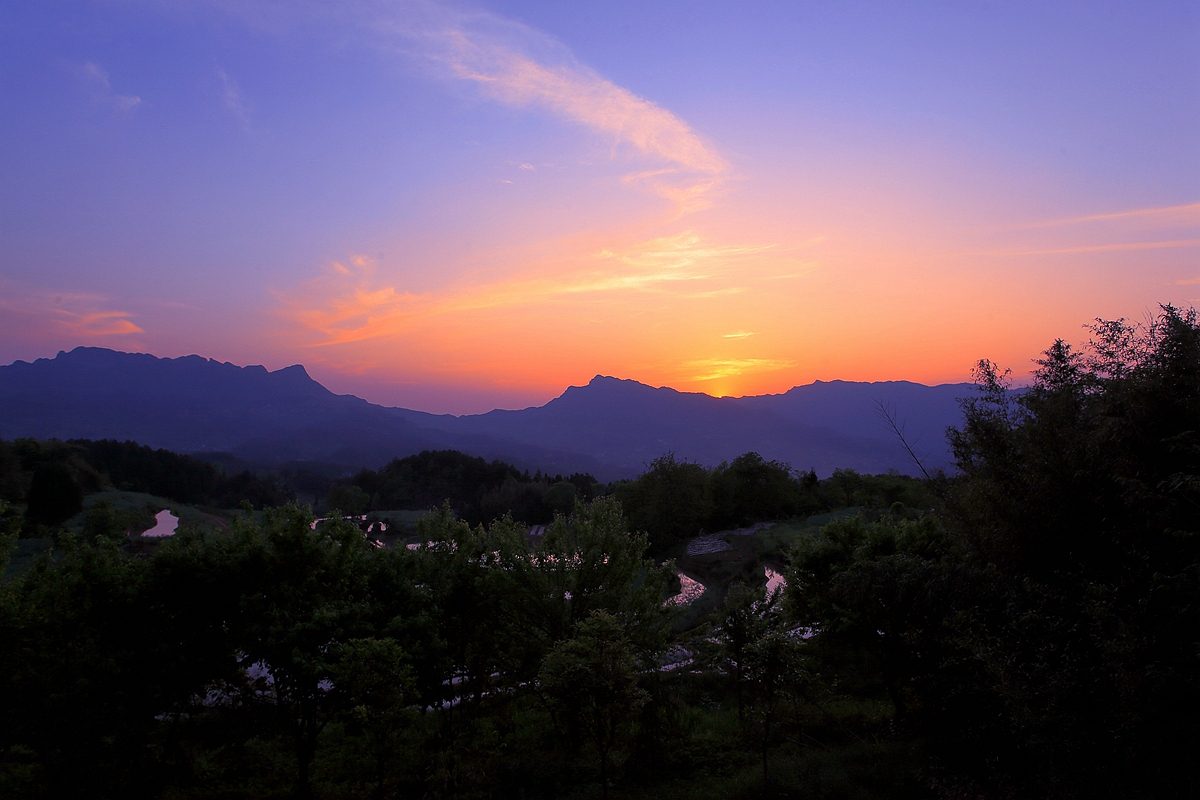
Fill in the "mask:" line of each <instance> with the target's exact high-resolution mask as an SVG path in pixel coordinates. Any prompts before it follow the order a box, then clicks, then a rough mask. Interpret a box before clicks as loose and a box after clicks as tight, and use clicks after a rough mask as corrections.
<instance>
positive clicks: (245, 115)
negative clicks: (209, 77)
mask: <svg viewBox="0 0 1200 800" xmlns="http://www.w3.org/2000/svg"><path fill="white" fill-rule="evenodd" d="M217 79H218V80H220V81H221V102H222V103H223V104H224V105H225V108H226V109H228V110H229V112H230V113H231V114H233V115H234V116H235V117H237V119H238V121H239V122H241V123H242V127H244V128H248V127H249V126H250V104H249V103H248V102H247V101H246V98H245V97H244V96H243V95H242V90H241V87H239V86H238V82H237V81H236V80H235V79H234V78H233V76H231V75H230V74H229V73H228V72H226V71H225V70H223V69H220V68H218V69H217Z"/></svg>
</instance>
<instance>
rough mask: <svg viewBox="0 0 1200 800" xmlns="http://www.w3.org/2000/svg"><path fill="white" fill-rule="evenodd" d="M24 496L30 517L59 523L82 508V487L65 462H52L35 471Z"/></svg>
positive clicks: (49, 523) (50, 522)
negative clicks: (27, 491)
mask: <svg viewBox="0 0 1200 800" xmlns="http://www.w3.org/2000/svg"><path fill="white" fill-rule="evenodd" d="M25 499H26V502H27V503H28V509H27V511H26V516H27V517H28V518H29V519H30V520H34V521H37V522H44V523H46V524H47V525H58V524H60V523H62V522H65V521H66V520H68V519H70V518H71V517H73V516H75V515H76V514H78V513H79V512H80V511H82V510H83V487H81V486H80V485H79V483H78V482H76V480H75V476H74V475H72V474H71V470H70V469H69V468H68V467H67V466H66V465H65V464H61V463H50V464H46V465H44V466H41V467H39V468H38V469H37V471H36V472H34V473H33V479H32V481H31V482H30V484H29V493H28V494H27V495H26V498H25Z"/></svg>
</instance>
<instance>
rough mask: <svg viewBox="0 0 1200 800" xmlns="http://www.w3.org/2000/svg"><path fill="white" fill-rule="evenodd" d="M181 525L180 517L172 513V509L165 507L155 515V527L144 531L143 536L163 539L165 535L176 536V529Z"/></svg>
mask: <svg viewBox="0 0 1200 800" xmlns="http://www.w3.org/2000/svg"><path fill="white" fill-rule="evenodd" d="M178 527H179V517H177V516H175V515H174V514H172V513H171V511H170V509H167V508H164V509H163V510H162V511H160V512H158V513H157V514H155V515H154V527H153V528H151V529H150V530H148V531H145V532H144V533H142V536H146V537H149V538H151V539H161V538H162V537H164V536H174V535H175V529H176V528H178Z"/></svg>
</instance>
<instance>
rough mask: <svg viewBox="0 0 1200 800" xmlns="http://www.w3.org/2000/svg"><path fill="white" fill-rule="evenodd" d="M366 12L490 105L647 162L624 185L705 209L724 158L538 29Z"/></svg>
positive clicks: (404, 11)
mask: <svg viewBox="0 0 1200 800" xmlns="http://www.w3.org/2000/svg"><path fill="white" fill-rule="evenodd" d="M373 8H376V9H378V8H379V7H377V6H376V7H373ZM368 13H370V12H368ZM374 13H375V14H376V16H375V18H374V19H372V20H371V27H372V28H373V29H374V30H375V31H376V32H377V33H378V34H383V35H385V36H390V37H392V41H388V40H387V39H386V38H385V39H384V40H383V42H384V45H385V46H392V47H395V48H396V49H398V50H401V51H403V52H405V53H407V54H409V55H413V56H416V57H417V58H419V59H423V60H426V61H427V62H430V63H433V64H437V65H440V66H441V67H442V68H443V70H444V72H445V74H446V75H448V76H450V77H452V78H454V79H457V80H462V81H468V82H470V83H472V84H474V85H475V86H477V87H478V88H479V89H480V91H481V92H482V93H483V94H484V95H485V96H487V97H489V98H490V99H492V100H494V101H496V102H499V103H503V104H505V105H509V106H515V107H540V108H543V109H545V110H547V111H549V112H551V113H553V114H555V115H557V116H559V117H561V118H564V119H567V120H569V121H572V122H575V123H578V124H580V125H583V126H585V127H587V128H589V129H591V130H593V131H595V132H597V133H600V134H603V135H605V136H606V137H608V138H609V140H610V141H611V143H612V148H613V154H614V155H616V154H617V152H618V151H619V150H620V149H621V148H622V147H628V148H630V149H631V150H632V151H633V152H634V153H635V154H636V155H638V156H640V157H643V158H648V159H652V160H654V161H657V162H658V165H657V166H655V167H654V168H652V169H639V170H637V171H634V172H632V173H630V174H628V175H626V176H625V179H624V180H625V182H626V183H628V184H631V185H646V186H648V187H650V188H651V189H652V190H653V191H655V192H656V193H658V194H659V195H661V196H663V197H665V198H667V199H668V200H670V201H671V202H672V203H674V204H675V206H676V208H677V209H678V212H679V213H686V212H688V211H693V210H696V209H699V208H704V207H706V206H708V205H709V204H710V203H711V200H710V199H709V197H708V195H709V194H710V193H711V192H712V190H713V189H715V188H716V187H717V186H719V185H720V183H721V182H722V180H723V178H724V175H725V173H726V172H727V171H728V168H729V166H728V164H727V162H726V161H725V159H724V158H722V157H721V156H720V154H719V153H717V152H716V150H715V149H714V148H713V147H712V146H711V145H709V144H708V143H706V142H705V141H704V140H703V139H702V138H701V137H700V136H699V135H698V134H697V133H696V132H695V131H694V130H692V128H691V127H690V126H689V125H688V124H687V123H686V122H684V121H683V120H682V119H680V118H679V117H678V116H676V115H675V114H673V113H672V112H671V111H669V110H667V109H665V108H663V107H662V106H660V105H658V104H657V103H654V102H653V101H651V100H648V99H646V98H644V97H641V96H639V95H638V94H636V93H634V92H633V91H631V90H629V89H627V88H625V87H622V86H618V85H617V84H615V83H613V82H612V81H611V80H609V79H607V78H605V77H603V76H602V75H600V74H599V73H597V72H596V71H595V70H593V69H592V68H590V67H588V66H585V65H583V64H580V63H579V62H578V61H577V60H576V59H575V58H574V57H573V56H572V55H571V53H570V51H569V50H568V49H567V48H566V47H564V46H563V45H562V44H561V43H559V42H558V41H556V40H554V39H553V38H551V37H549V36H547V35H545V34H543V33H541V32H539V31H536V30H534V29H532V28H529V27H527V26H525V25H522V24H520V23H518V22H514V21H512V20H508V19H504V18H502V17H499V16H497V15H494V14H489V13H486V12H475V13H466V12H462V11H457V10H453V9H449V8H446V7H444V6H440V5H437V4H434V3H429V2H414V3H406V4H403V5H402V6H397V7H392V8H390V9H389V10H387V11H376V12H374ZM523 168H524V166H523Z"/></svg>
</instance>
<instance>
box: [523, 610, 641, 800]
mask: <svg viewBox="0 0 1200 800" xmlns="http://www.w3.org/2000/svg"><path fill="white" fill-rule="evenodd" d="M639 666H640V665H639V663H638V658H637V653H636V650H635V649H634V647H633V645H632V643H631V642H630V641H629V640H628V639H627V638H626V636H625V634H624V631H623V630H622V626H621V624H620V623H619V622H618V621H617V619H616V618H615V617H613V616H612V615H611V614H609V613H608V612H606V611H603V610H597V611H594V612H592V614H591V615H590V616H589V617H588V618H587V619H585V620H583V621H582V622H580V623H579V625H578V626H577V628H576V631H575V633H574V635H573V636H571V638H569V639H565V640H563V641H561V642H559V643H558V644H557V645H555V646H554V648H553V649H551V650H550V652H549V653H547V655H546V658H545V660H544V661H543V662H542V669H541V672H540V674H539V676H538V682H539V683H540V684H541V687H542V691H544V692H545V693H546V695H547V696H548V697H549V698H550V699H551V701H552V702H553V703H554V704H555V706H556V707H557V708H558V710H559V714H560V716H561V718H562V719H563V720H564V722H565V723H566V724H567V725H568V726H569V727H570V728H572V729H575V730H578V731H580V732H581V733H582V734H583V736H584V737H585V738H587V739H588V740H590V741H591V742H592V744H594V745H595V747H596V752H597V755H598V757H599V768H600V770H599V771H600V785H601V787H602V791H603V796H604V797H605V798H607V797H608V780H609V770H610V768H611V764H610V757H611V754H612V752H613V749H614V748H616V747H618V746H619V745H620V744H621V742H622V740H623V739H624V738H625V737H626V736H627V735H628V729H629V726H630V724H631V723H632V722H633V720H634V719H636V718H637V715H638V711H640V710H641V708H642V706H644V705H645V704H646V702H647V701H648V700H649V699H650V696H649V694H647V693H646V691H645V690H644V689H642V688H641V687H639V686H638V671H639V669H638V668H639Z"/></svg>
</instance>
